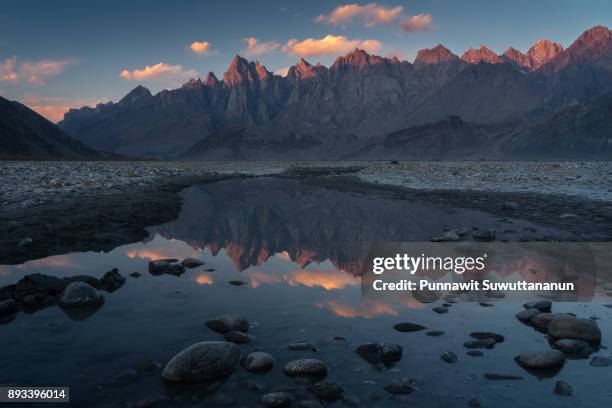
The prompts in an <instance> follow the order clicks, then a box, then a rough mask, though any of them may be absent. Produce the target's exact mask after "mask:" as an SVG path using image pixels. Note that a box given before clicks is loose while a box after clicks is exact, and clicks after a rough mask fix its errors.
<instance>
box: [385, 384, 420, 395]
mask: <svg viewBox="0 0 612 408" xmlns="http://www.w3.org/2000/svg"><path fill="white" fill-rule="evenodd" d="M383 389H384V390H385V391H387V392H388V393H389V394H393V395H408V394H412V393H413V392H415V391H416V388H414V386H413V385H412V384H411V383H410V382H408V381H402V382H397V383H391V384H389V385H385V386H384V387H383Z"/></svg>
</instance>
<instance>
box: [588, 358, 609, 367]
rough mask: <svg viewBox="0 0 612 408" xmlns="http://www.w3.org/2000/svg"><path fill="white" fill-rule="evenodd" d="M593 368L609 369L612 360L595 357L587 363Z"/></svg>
mask: <svg viewBox="0 0 612 408" xmlns="http://www.w3.org/2000/svg"><path fill="white" fill-rule="evenodd" d="M589 364H590V365H592V366H593V367H610V366H612V359H610V358H608V357H601V356H595V357H593V358H592V359H591V362H590V363H589Z"/></svg>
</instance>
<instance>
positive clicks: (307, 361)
mask: <svg viewBox="0 0 612 408" xmlns="http://www.w3.org/2000/svg"><path fill="white" fill-rule="evenodd" d="M283 372H284V373H285V374H286V375H288V376H290V377H294V376H299V377H323V376H326V375H327V366H326V365H325V363H324V362H323V361H321V360H316V359H314V358H304V359H300V360H293V361H290V362H288V363H287V364H286V365H285V367H284V368H283Z"/></svg>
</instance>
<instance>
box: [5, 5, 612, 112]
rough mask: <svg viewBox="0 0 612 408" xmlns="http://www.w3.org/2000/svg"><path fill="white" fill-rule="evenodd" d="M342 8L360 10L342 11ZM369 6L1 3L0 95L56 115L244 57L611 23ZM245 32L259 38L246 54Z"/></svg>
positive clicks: (566, 33)
mask: <svg viewBox="0 0 612 408" xmlns="http://www.w3.org/2000/svg"><path fill="white" fill-rule="evenodd" d="M347 4H356V5H357V7H353V8H345V9H336V8H337V7H340V6H343V5H347ZM367 4H371V3H368V2H357V3H353V2H351V1H348V2H336V1H307V2H305V1H296V2H291V1H288V0H285V1H248V2H238V1H231V0H227V1H222V2H218V1H214V2H213V1H187V0H184V1H175V2H168V1H156V0H148V1H129V2H128V1H108V0H107V1H104V2H93V1H90V2H86V1H42V0H39V1H33V0H19V1H16V0H14V1H6V2H3V5H2V8H1V9H0V95H2V96H4V97H5V98H8V99H14V100H19V101H22V102H24V103H26V104H28V105H29V106H32V107H35V108H36V109H37V110H38V111H39V112H42V113H44V114H45V115H47V116H48V117H50V118H52V119H54V120H55V119H57V118H58V117H60V116H61V112H62V109H67V108H68V107H70V106H81V105H84V104H92V103H96V102H101V101H108V100H113V101H116V100H118V99H120V98H121V97H122V96H123V95H125V94H126V93H127V92H128V91H129V90H130V89H132V88H134V87H135V86H136V85H138V84H143V85H145V86H147V87H148V88H149V89H151V90H152V91H153V92H157V91H159V90H161V89H164V88H173V87H176V86H179V85H180V84H181V83H183V82H185V81H186V80H187V79H188V77H189V76H191V75H196V74H197V75H199V76H202V77H204V76H205V75H206V73H207V72H208V71H213V72H215V73H216V74H217V75H218V76H219V77H221V76H222V75H223V72H224V71H225V69H226V68H227V65H228V64H229V61H230V60H231V58H232V57H233V56H234V55H235V54H237V53H239V54H241V55H244V54H245V53H246V54H248V58H249V59H259V60H260V61H262V62H263V63H264V64H265V65H266V66H267V67H268V69H270V70H271V71H277V70H280V69H282V68H286V67H288V66H290V65H292V64H293V63H295V61H297V59H298V58H299V55H304V56H305V57H306V59H307V60H309V61H310V62H313V63H314V62H318V61H320V62H321V63H323V64H325V65H329V64H330V63H331V62H332V61H333V60H334V58H335V57H336V56H337V55H338V54H342V53H344V52H343V50H345V49H348V47H351V46H353V45H355V44H357V45H359V46H365V47H366V48H369V49H370V50H371V51H375V52H376V53H377V54H380V55H398V56H399V57H400V58H402V59H407V60H409V61H412V60H413V59H414V56H415V55H416V52H417V51H418V50H419V49H421V48H430V47H433V46H435V45H437V44H438V43H442V44H444V45H445V46H446V47H448V48H449V49H450V50H451V51H453V52H455V53H456V54H459V55H460V54H461V53H463V51H465V50H466V49H467V48H469V47H477V46H479V45H480V44H485V45H487V46H488V47H489V48H491V49H493V50H494V51H496V52H497V53H502V52H503V51H504V50H505V49H506V48H507V47H509V46H513V47H515V48H518V49H520V50H522V51H526V50H527V49H528V48H529V47H530V46H531V45H532V44H533V43H534V42H535V41H537V40H538V39H542V38H546V39H550V40H553V41H556V42H560V43H561V44H563V45H564V46H568V45H570V44H571V42H572V41H573V40H574V39H575V38H576V37H577V36H578V35H580V33H582V32H583V31H584V30H586V29H588V28H590V27H592V26H595V25H610V22H612V2H610V1H609V0H590V1H573V0H556V1H552V0H530V1H522V0H513V1H491V0H488V1H485V0H464V1H460V0H429V1H425V0H407V1H406V0H404V1H391V0H390V1H379V2H376V4H375V5H370V6H366V5H367ZM334 10H336V13H334ZM320 15H322V17H321V18H319V19H318V21H317V16H320ZM415 16H416V17H415ZM411 18H413V19H412V20H410V19H411ZM409 21H411V23H405V24H404V25H403V26H404V29H402V28H401V27H402V22H409ZM326 36H330V37H328V38H327V39H326V40H324V39H325V37H326ZM246 38H252V39H256V42H255V41H254V40H251V45H252V49H251V51H247V50H246V48H247V42H246V41H245V39H246ZM306 39H312V41H310V42H308V41H306V42H304V40H306ZM290 40H294V41H293V42H291V43H289V44H288V42H289V41H290ZM194 42H199V43H202V44H200V46H199V47H198V46H197V45H196V46H194V49H196V50H199V51H200V53H197V52H194V51H193V50H192V49H191V48H190V45H191V44H193V43H194ZM202 51H206V52H202ZM157 64H160V65H157ZM146 66H150V67H152V68H150V69H149V70H145V67H146ZM179 66H180V67H179ZM123 71H127V72H125V73H124V74H123V75H121V73H122V72H123Z"/></svg>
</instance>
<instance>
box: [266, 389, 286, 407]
mask: <svg viewBox="0 0 612 408" xmlns="http://www.w3.org/2000/svg"><path fill="white" fill-rule="evenodd" d="M260 402H261V403H262V404H263V405H264V406H266V407H268V408H285V407H290V406H291V402H292V398H291V395H290V394H288V393H286V392H271V393H269V394H264V395H263V396H262V397H261V400H260Z"/></svg>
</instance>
